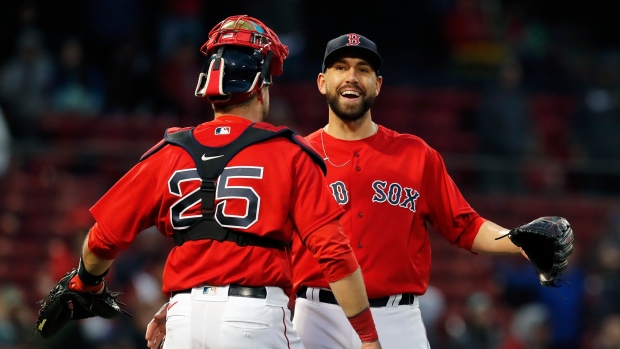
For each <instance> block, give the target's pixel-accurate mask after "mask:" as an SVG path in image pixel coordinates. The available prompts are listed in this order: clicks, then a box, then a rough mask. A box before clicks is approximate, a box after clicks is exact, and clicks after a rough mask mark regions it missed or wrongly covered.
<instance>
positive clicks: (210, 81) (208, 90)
mask: <svg viewBox="0 0 620 349" xmlns="http://www.w3.org/2000/svg"><path fill="white" fill-rule="evenodd" d="M200 52H202V53H203V54H204V55H205V56H207V61H206V63H205V67H204V69H203V72H202V73H200V76H199V78H198V85H197V86H196V92H195V94H196V96H198V97H205V98H207V100H208V101H209V102H211V103H216V104H233V103H238V102H241V101H243V100H245V99H247V98H249V97H250V96H252V95H253V94H254V93H255V92H256V91H258V90H259V89H260V88H261V87H263V85H269V84H271V76H272V75H276V76H277V75H280V74H282V72H283V69H282V67H283V63H284V59H286V57H287V56H288V47H286V45H283V44H282V43H281V42H280V39H278V36H277V35H276V33H274V32H273V31H272V30H271V29H269V28H268V27H267V26H265V25H264V24H263V23H262V22H261V21H259V20H257V19H255V18H252V17H249V16H247V15H239V16H231V17H228V18H226V19H225V20H223V21H222V22H220V23H218V24H217V25H216V26H215V27H214V28H213V29H211V31H210V32H209V40H207V42H206V43H205V44H204V45H202V47H201V48H200Z"/></svg>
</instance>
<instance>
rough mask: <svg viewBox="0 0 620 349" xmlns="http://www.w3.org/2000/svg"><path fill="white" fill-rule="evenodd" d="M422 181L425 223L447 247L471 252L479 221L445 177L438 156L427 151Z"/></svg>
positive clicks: (443, 167) (478, 217) (431, 150)
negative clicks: (425, 198) (426, 211)
mask: <svg viewBox="0 0 620 349" xmlns="http://www.w3.org/2000/svg"><path fill="white" fill-rule="evenodd" d="M424 177H425V178H424V179H425V185H426V191H427V193H429V194H430V195H428V197H429V217H428V221H429V223H430V224H431V226H432V227H433V228H435V230H437V231H438V232H439V233H440V234H441V235H443V237H444V238H446V240H448V241H449V242H450V243H451V244H455V245H457V246H459V247H461V248H464V249H466V250H471V247H472V245H473V243H474V239H475V238H476V235H477V234H478V230H479V229H480V226H481V225H482V223H484V222H485V221H486V219H484V218H482V217H481V216H480V215H479V214H478V213H477V212H476V211H474V209H473V208H472V207H471V206H470V205H469V203H468V202H467V201H466V200H465V198H464V197H463V195H462V194H461V192H460V191H459V189H458V187H457V186H456V184H455V183H454V181H453V180H452V178H451V177H450V175H449V174H448V172H447V170H446V166H445V164H444V161H443V159H442V157H441V155H440V154H439V153H438V152H437V151H435V150H434V149H432V148H428V152H427V155H426V164H425V166H424Z"/></svg>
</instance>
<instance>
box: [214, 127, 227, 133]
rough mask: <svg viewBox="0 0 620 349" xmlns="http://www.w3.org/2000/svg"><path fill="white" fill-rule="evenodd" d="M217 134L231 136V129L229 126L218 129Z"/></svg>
mask: <svg viewBox="0 0 620 349" xmlns="http://www.w3.org/2000/svg"><path fill="white" fill-rule="evenodd" d="M215 134H216V135H229V134H230V127H228V126H222V127H218V128H216V129H215Z"/></svg>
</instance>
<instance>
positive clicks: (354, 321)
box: [348, 307, 379, 342]
mask: <svg viewBox="0 0 620 349" xmlns="http://www.w3.org/2000/svg"><path fill="white" fill-rule="evenodd" d="M348 319H349V322H350V323H351V326H353V329H354V330H355V332H357V334H358V336H360V339H361V340H362V342H375V341H377V340H378V339H379V335H378V334H377V329H376V328H375V322H374V320H373V318H372V313H371V312H370V308H368V307H367V308H366V309H364V310H362V311H361V312H360V313H359V314H357V315H355V316H353V317H350V318H348Z"/></svg>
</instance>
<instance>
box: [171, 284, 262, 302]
mask: <svg viewBox="0 0 620 349" xmlns="http://www.w3.org/2000/svg"><path fill="white" fill-rule="evenodd" d="M191 292H192V289H191V288H188V289H186V290H181V291H173V292H171V296H172V297H174V296H176V295H177V294H180V293H191ZM228 295H229V296H233V297H248V298H262V299H265V298H267V289H266V288H264V287H247V286H237V285H230V286H229V287H228Z"/></svg>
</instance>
